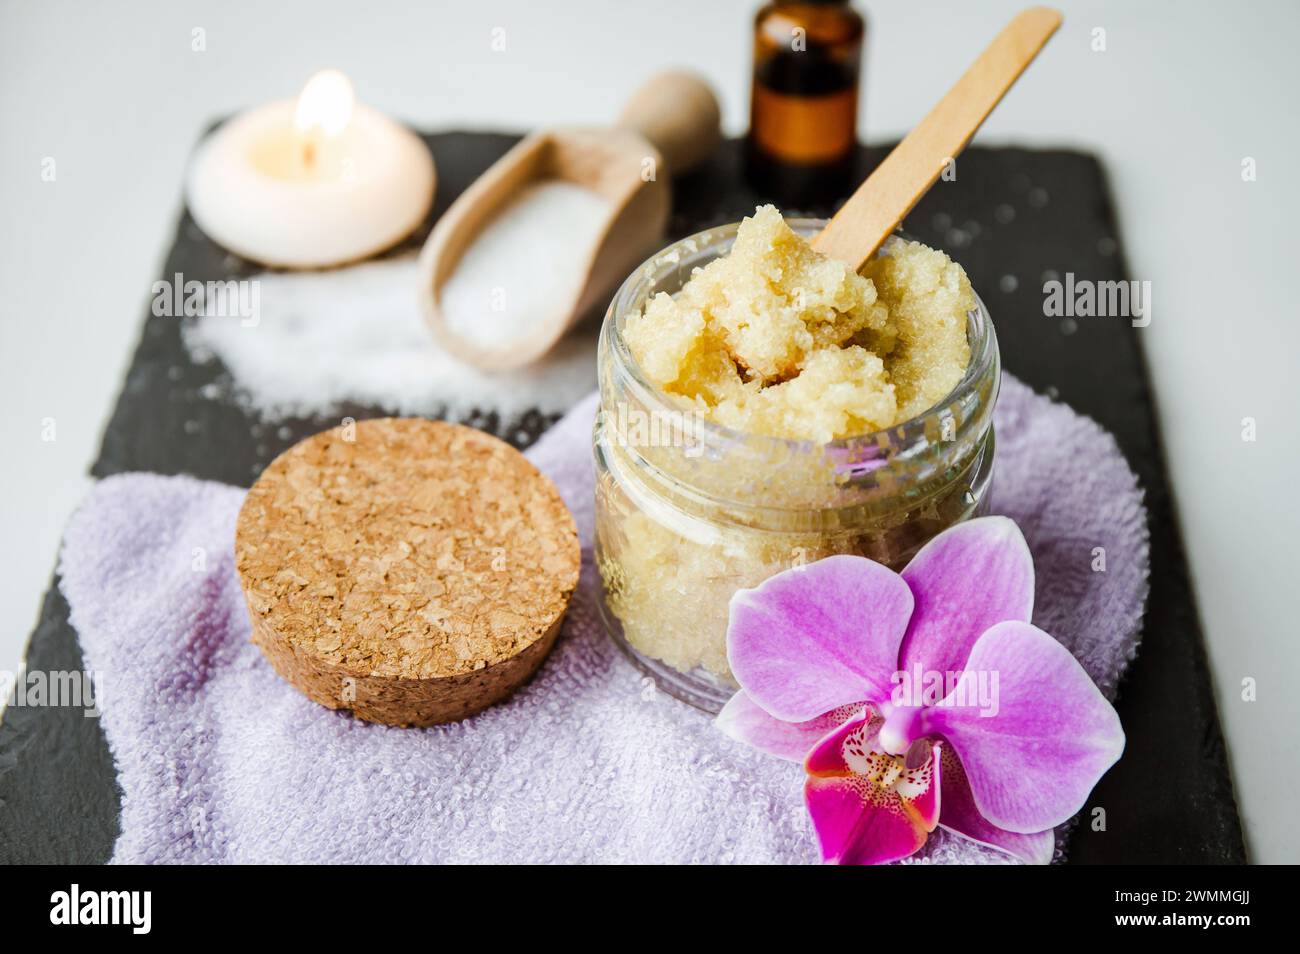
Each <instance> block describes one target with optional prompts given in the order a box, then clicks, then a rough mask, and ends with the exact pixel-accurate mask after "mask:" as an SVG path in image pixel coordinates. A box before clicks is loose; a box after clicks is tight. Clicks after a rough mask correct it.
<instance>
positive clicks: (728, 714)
mask: <svg viewBox="0 0 1300 954" xmlns="http://www.w3.org/2000/svg"><path fill="white" fill-rule="evenodd" d="M862 712H863V709H862V706H860V705H858V706H841V707H840V708H838V709H834V710H832V711H830V712H827V713H824V714H823V715H820V716H817V718H815V719H810V720H808V721H807V722H782V721H781V720H780V719H774V718H772V716H770V715H768V714H767V713H766V712H765V711H764V710H763V709H761V708H760V707H759V706H758V705H756V704H755V703H754V700H752V699H750V698H749V696H748V695H746V694H745V690H743V689H742V690H740V692H738V693H736V694H735V695H734V696H732V697H731V699H730V700H729V701H728V702H727V704H726V705H725V706H723V707H722V711H721V712H719V713H718V717H717V719H716V720H715V722H714V724H715V725H716V726H717V727H718V728H719V729H720V730H722V732H723V733H724V734H726V735H729V736H730V737H731V738H733V739H735V740H736V741H738V742H744V743H745V744H746V745H749V746H752V747H753V748H756V749H758V750H759V751H760V752H766V753H768V754H769V755H775V756H777V757H778V758H783V759H788V760H789V761H791V762H802V761H803V760H804V757H805V756H806V755H807V754H808V751H809V750H810V749H811V748H812V747H813V746H814V745H816V744H817V742H818V741H819V740H820V739H821V738H823V737H824V736H825V735H826V733H828V732H830V731H831V730H833V729H835V728H837V727H838V726H840V725H842V724H844V723H845V722H847V721H849V720H850V719H853V718H855V717H860V716H861V715H862Z"/></svg>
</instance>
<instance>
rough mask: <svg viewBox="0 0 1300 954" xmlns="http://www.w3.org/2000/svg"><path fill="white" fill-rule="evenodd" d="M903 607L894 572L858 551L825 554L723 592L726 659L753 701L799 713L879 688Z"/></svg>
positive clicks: (908, 607)
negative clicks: (727, 602)
mask: <svg viewBox="0 0 1300 954" xmlns="http://www.w3.org/2000/svg"><path fill="white" fill-rule="evenodd" d="M911 615H912V593H911V591H910V590H909V589H908V587H907V584H906V583H904V582H903V580H902V578H901V577H900V576H899V575H898V574H897V573H895V572H893V571H892V570H890V569H889V568H888V567H885V566H882V565H881V564H879V563H876V562H874V561H872V560H868V559H866V558H865V557H859V556H848V555H840V556H831V557H826V558H825V559H823V560H818V561H817V562H815V563H810V564H807V565H806V566H801V567H795V568H793V569H789V570H785V571H783V572H781V573H778V574H776V575H775V576H773V577H770V578H768V579H767V580H765V581H764V582H763V583H761V584H760V585H759V586H757V587H755V588H754V589H750V590H739V591H738V592H737V593H736V594H735V596H733V597H732V599H731V617H730V621H729V623H728V626H727V659H728V662H729V663H730V665H731V671H732V674H733V675H734V676H735V677H736V681H737V682H739V683H740V685H741V687H742V688H743V689H744V690H745V692H746V693H747V694H748V696H749V698H750V699H751V700H752V701H753V702H754V703H755V704H757V705H758V706H760V707H761V708H763V709H765V710H766V711H767V712H768V714H769V715H773V716H775V717H776V718H778V719H781V720H782V721H785V722H807V721H808V720H809V719H812V718H814V717H816V716H819V715H821V714H822V713H824V712H829V711H830V710H832V709H837V708H839V707H840V706H844V705H850V704H853V703H857V702H861V701H862V700H863V699H886V698H888V697H889V693H890V689H891V685H892V681H891V680H892V677H893V674H894V672H895V671H896V669H897V668H898V646H899V641H900V640H901V639H902V636H903V633H904V631H905V630H906V629H907V621H908V618H909V617H910V616H911Z"/></svg>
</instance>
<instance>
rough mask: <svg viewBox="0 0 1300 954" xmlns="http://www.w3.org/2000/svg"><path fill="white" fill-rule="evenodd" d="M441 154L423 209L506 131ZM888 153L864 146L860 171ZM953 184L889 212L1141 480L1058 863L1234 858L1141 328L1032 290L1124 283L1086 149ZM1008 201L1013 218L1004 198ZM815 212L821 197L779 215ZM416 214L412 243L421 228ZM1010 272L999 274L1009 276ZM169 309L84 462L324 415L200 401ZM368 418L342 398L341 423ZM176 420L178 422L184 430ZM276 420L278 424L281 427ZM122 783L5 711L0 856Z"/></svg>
mask: <svg viewBox="0 0 1300 954" xmlns="http://www.w3.org/2000/svg"><path fill="white" fill-rule="evenodd" d="M427 138H428V142H429V145H430V147H431V148H432V149H433V151H434V154H435V155H436V156H437V159H438V172H439V177H440V181H439V185H438V202H437V206H436V208H435V209H434V211H433V213H432V216H431V219H430V222H432V220H433V219H434V218H436V217H437V215H439V214H441V212H442V210H443V209H445V208H446V206H447V205H448V204H449V203H450V202H451V200H453V199H454V198H455V197H456V196H457V195H458V194H459V193H460V192H461V191H462V190H463V189H464V188H465V186H466V185H468V184H469V183H470V182H471V181H473V179H474V178H475V177H476V176H477V175H478V174H479V173H480V172H482V171H483V170H484V169H485V168H486V167H487V166H488V165H489V164H490V163H491V162H492V161H493V160H495V159H496V158H497V157H498V156H500V155H501V154H502V153H503V152H505V150H506V149H508V148H509V147H510V145H512V144H513V143H514V142H515V141H516V137H513V136H505V135H492V134H470V133H444V134H438V135H433V136H429V137H427ZM884 152H885V150H884V149H883V148H882V149H863V150H862V151H861V152H860V154H859V156H858V163H859V166H860V170H861V172H862V174H864V175H865V172H866V171H867V170H868V169H869V168H870V167H871V166H872V165H873V164H874V163H875V162H878V161H879V159H880V158H881V156H882V155H883V154H884ZM740 155H741V151H740V148H739V144H738V143H736V142H730V143H727V144H726V145H725V146H724V148H723V149H722V150H720V151H719V153H718V155H717V156H716V158H715V159H714V160H713V161H712V162H711V163H710V164H709V165H708V166H706V167H705V168H703V169H701V170H699V171H697V172H695V173H693V174H692V175H691V176H690V177H689V178H687V179H685V180H682V181H681V182H679V183H678V184H677V191H676V201H675V212H674V215H673V219H672V222H671V226H670V230H671V231H672V233H673V235H674V236H681V235H686V234H689V233H691V232H694V231H697V230H699V229H702V228H706V227H708V226H711V225H716V224H720V223H723V222H728V221H734V220H736V219H738V218H740V217H741V216H742V215H746V214H748V213H750V212H752V211H753V208H754V205H755V204H756V202H757V199H758V197H757V196H755V195H754V194H752V193H751V192H750V191H749V190H748V188H747V187H746V186H745V185H744V184H743V177H742V176H741V174H740V161H741V160H740ZM957 172H958V174H957V178H956V180H955V181H952V182H940V183H939V184H938V185H937V186H936V187H935V188H934V189H933V190H932V191H931V192H930V194H929V195H928V196H927V197H926V198H925V199H924V200H923V201H922V202H921V204H920V205H919V206H918V207H917V209H916V210H915V211H914V212H913V214H912V215H911V216H910V217H909V218H908V221H907V222H906V223H905V228H906V229H907V230H908V231H909V232H910V233H911V234H913V235H914V236H915V237H917V238H919V239H921V240H922V241H925V242H927V243H929V244H931V245H935V246H939V247H942V248H945V249H946V250H948V251H949V252H950V253H951V254H952V255H953V256H954V257H956V258H957V259H959V260H960V261H961V262H962V264H963V265H964V266H965V268H966V270H967V271H968V272H969V273H970V276H971V279H972V281H973V282H974V284H975V287H976V288H977V289H978V290H979V291H980V293H981V295H982V297H983V298H984V300H985V302H986V303H987V304H988V306H989V309H990V311H991V312H992V315H993V318H994V321H995V323H996V325H997V327H998V337H999V341H1000V343H1001V347H1002V356H1003V361H1004V364H1005V366H1006V368H1007V369H1008V370H1009V371H1011V372H1013V373H1014V374H1016V375H1017V376H1019V377H1020V378H1021V379H1022V380H1024V381H1026V382H1028V383H1029V384H1030V385H1032V386H1033V387H1034V388H1036V389H1037V390H1040V391H1046V392H1047V393H1049V394H1052V395H1053V396H1056V397H1059V398H1060V399H1061V400H1063V401H1065V402H1067V403H1069V404H1070V405H1072V406H1073V407H1074V408H1076V409H1077V410H1079V411H1081V412H1083V413H1085V414H1088V415H1090V416H1091V417H1093V418H1094V419H1096V420H1097V421H1099V422H1100V423H1101V424H1103V425H1104V426H1105V427H1107V428H1108V429H1109V430H1110V431H1111V432H1112V433H1113V434H1114V435H1115V437H1116V438H1117V439H1118V441H1119V444H1120V447H1121V448H1122V449H1123V451H1124V453H1125V454H1126V455H1127V457H1128V459H1129V462H1130V463H1131V464H1132V466H1133V467H1134V469H1135V470H1136V471H1137V474H1138V476H1139V478H1140V480H1141V483H1142V486H1143V487H1144V488H1145V490H1146V494H1147V505H1148V507H1149V508H1150V520H1151V561H1152V575H1151V599H1150V606H1149V609H1148V612H1147V618H1146V623H1145V633H1144V636H1143V641H1142V647H1141V651H1140V653H1139V655H1138V658H1137V660H1136V661H1135V662H1134V663H1133V665H1132V667H1131V669H1130V670H1129V673H1128V675H1127V676H1126V677H1125V679H1124V681H1123V683H1122V685H1121V687H1120V698H1119V701H1118V703H1117V706H1118V709H1119V714H1120V717H1121V719H1122V720H1123V723H1124V727H1125V729H1126V731H1127V733H1128V748H1127V751H1126V752H1125V755H1124V757H1123V759H1121V760H1120V762H1119V764H1118V765H1116V766H1115V768H1114V769H1112V770H1111V771H1110V772H1109V773H1108V774H1107V775H1106V777H1105V778H1103V779H1102V781H1101V784H1100V785H1098V787H1097V789H1096V791H1095V792H1094V793H1093V795H1092V798H1091V800H1090V802H1089V805H1088V808H1087V809H1086V810H1085V814H1084V819H1085V822H1086V820H1087V819H1089V818H1091V809H1092V808H1093V807H1094V806H1101V807H1104V808H1105V809H1106V821H1107V830H1106V831H1105V832H1094V831H1093V830H1092V829H1091V827H1090V826H1088V825H1087V824H1086V823H1085V824H1083V825H1081V826H1079V827H1078V829H1077V830H1076V832H1075V834H1074V836H1073V838H1072V840H1071V845H1070V855H1069V860H1070V862H1071V863H1075V864H1086V863H1241V862H1244V861H1245V849H1244V847H1243V843H1242V837H1241V827H1240V822H1239V820H1238V817H1237V809H1236V802H1235V800H1234V797H1233V791H1232V783H1231V779H1230V775H1229V770H1228V765H1227V759H1226V754H1225V751H1224V743H1223V736H1222V733H1221V731H1220V728H1219V721H1218V715H1217V712H1216V710H1215V705H1214V696H1213V691H1212V685H1211V681H1210V673H1209V670H1208V668H1207V665H1206V659H1205V652H1204V648H1203V646H1202V638H1201V630H1200V624H1199V621H1198V618H1197V613H1196V608H1195V605H1194V603H1193V599H1192V591H1191V586H1190V582H1189V579H1188V573H1187V565H1186V559H1185V557H1184V553H1183V547H1182V543H1181V540H1180V537H1179V531H1178V526H1177V523H1176V520H1175V516H1174V511H1173V502H1172V499H1171V496H1170V490H1169V483H1168V478H1167V474H1166V471H1165V465H1164V459H1163V455H1162V450H1161V446H1160V438H1159V434H1158V432H1157V430H1156V423H1155V416H1154V401H1155V399H1154V396H1153V395H1152V393H1151V388H1150V384H1149V379H1148V376H1147V373H1146V368H1145V366H1144V364H1143V359H1142V355H1141V352H1140V350H1139V346H1138V340H1137V332H1135V330H1134V329H1133V328H1131V327H1130V325H1129V324H1128V322H1126V321H1121V320H1118V319H1091V320H1087V319H1085V320H1082V321H1079V322H1077V323H1074V322H1068V321H1066V322H1063V321H1062V320H1060V319H1056V318H1046V317H1044V316H1043V313H1042V299H1043V296H1042V284H1043V282H1044V281H1045V280H1047V279H1049V278H1051V277H1054V276H1055V275H1059V276H1062V277H1063V276H1064V274H1065V273H1066V272H1068V271H1072V272H1074V273H1075V275H1076V276H1077V277H1079V278H1087V279H1093V280H1098V281H1105V280H1117V279H1122V278H1125V277H1126V274H1127V272H1126V268H1125V265H1124V261H1123V256H1122V252H1121V249H1120V245H1119V242H1118V233H1117V228H1116V222H1115V216H1114V211H1113V209H1112V207H1111V203H1110V199H1109V192H1108V189H1107V187H1106V183H1105V179H1104V176H1103V173H1102V169H1101V167H1100V165H1099V164H1098V163H1097V161H1096V160H1095V159H1094V158H1093V157H1091V156H1088V155H1084V154H1080V153H1075V152H1064V151H1030V150H1021V149H996V150H994V149H980V148H973V149H969V150H967V151H966V152H965V153H964V154H963V155H962V156H961V158H960V160H959V161H958V165H957ZM1008 209H1009V210H1010V213H1009V212H1008ZM785 211H786V212H787V213H794V212H797V211H803V212H807V213H812V214H826V213H827V212H828V211H829V210H827V209H815V208H814V209H804V210H794V209H786V210H785ZM427 230H428V223H426V226H425V228H424V229H422V230H421V232H420V233H418V234H417V235H416V236H414V237H413V238H412V240H411V242H410V243H408V246H407V247H408V248H409V247H413V246H416V245H418V244H419V243H420V242H421V241H422V240H423V237H424V235H425V234H427ZM254 271H255V269H254V267H253V266H251V265H250V264H248V263H246V262H243V261H241V260H238V259H236V258H233V257H231V256H228V255H226V254H225V253H224V252H223V251H222V250H221V249H219V248H217V247H216V246H214V245H213V244H212V243H211V242H210V241H209V240H208V239H207V238H206V237H205V236H204V235H203V234H202V233H201V232H200V231H199V230H198V228H197V227H196V226H195V225H194V223H193V221H192V220H191V219H190V218H189V216H188V215H185V216H183V217H182V219H181V222H180V224H179V227H178V229H177V235H176V240H175V243H174V244H173V246H172V249H171V251H170V253H169V255H168V257H167V263H166V266H165V268H164V269H163V275H164V276H171V275H173V274H174V273H176V272H182V273H184V275H185V277H186V278H187V279H197V280H199V281H208V280H214V279H220V278H230V277H241V276H244V275H248V274H252V273H253V272H254ZM1012 278H1014V279H1015V281H1014V282H1013V281H1012ZM179 324H180V323H179V322H178V321H176V320H175V319H172V318H158V317H153V316H152V315H151V316H149V317H148V318H147V319H146V321H145V327H144V332H143V334H142V337H141V341H140V345H139V347H138V349H137V351H136V354H135V358H134V360H133V362H132V365H131V368H130V371H129V372H128V375H127V379H126V383H125V385H124V387H123V390H122V394H121V396H120V397H119V399H118V403H117V407H116V410H115V411H114V413H113V416H112V419H111V421H110V422H109V425H108V428H107V430H106V432H105V434H104V439H103V445H102V448H101V451H100V455H99V459H98V460H97V461H96V462H95V464H94V466H93V468H92V473H93V474H95V475H96V476H106V475H109V474H114V473H119V472H122V471H131V470H150V471H155V472H158V473H164V474H173V473H190V474H194V475H197V476H199V477H204V478H209V479H213V480H221V481H225V482H227V483H233V484H240V485H245V486H246V485H248V484H249V483H251V481H252V479H253V477H254V476H255V475H256V474H257V473H258V472H260V470H261V468H262V467H263V466H265V464H266V463H268V462H269V461H270V460H271V459H272V458H273V457H274V456H275V455H276V454H278V453H279V452H280V451H281V450H283V449H284V448H286V447H287V446H289V445H290V444H292V443H294V442H295V441H297V440H298V439H300V438H301V437H303V436H305V435H307V434H309V433H313V432H315V431H317V430H319V429H321V428H322V427H325V426H329V425H332V424H335V423H337V421H338V414H336V415H331V416H330V417H329V418H328V419H324V418H322V419H318V420H312V419H299V420H290V421H287V422H276V424H275V425H267V424H265V423H262V422H260V421H258V420H257V419H256V418H255V417H253V416H250V415H249V414H248V413H246V412H245V411H244V410H242V409H240V408H239V407H238V406H237V405H236V404H234V403H232V402H230V401H226V400H219V401H214V400H209V399H205V398H203V397H202V396H201V393H200V389H201V388H202V387H203V385H205V384H208V383H209V382H211V381H213V380H214V379H216V378H217V377H218V376H219V375H220V374H221V373H222V371H221V369H220V367H219V366H218V365H215V364H207V365H197V364H195V363H193V362H192V361H191V360H190V358H189V356H188V354H187V352H186V350H185V347H184V345H183V344H182V342H181V338H180V330H179ZM378 413H380V412H379V411H378V410H377V409H374V408H365V407H345V408H341V409H339V414H351V415H352V416H354V417H357V418H364V417H371V416H375V415H376V414H378ZM187 422H188V426H187ZM470 423H473V424H476V425H478V426H480V427H484V428H486V429H489V430H493V431H496V432H497V433H499V434H500V435H501V436H502V437H505V438H507V439H509V440H512V441H514V442H515V443H516V444H526V443H529V442H531V440H532V439H534V438H535V437H536V435H537V434H539V433H540V432H541V431H542V430H544V429H545V428H546V427H547V426H548V425H549V424H550V423H551V420H549V419H547V418H545V417H543V416H542V415H540V414H531V415H526V416H525V417H524V418H522V419H520V420H517V421H501V420H498V419H496V418H495V417H494V416H492V415H479V416H476V417H472V418H470ZM282 426H283V429H282ZM28 664H29V667H30V669H32V670H68V669H73V670H75V669H79V668H80V667H81V665H82V663H81V652H80V648H79V647H78V645H77V641H76V635H75V633H74V632H73V630H72V628H71V626H70V625H69V623H68V608H67V604H66V602H65V601H64V599H63V596H62V594H61V593H60V592H59V588H58V580H57V578H56V579H55V581H54V583H53V585H52V587H51V590H50V592H49V594H48V595H47V597H46V600H45V606H44V609H43V611H42V614H41V619H40V621H39V623H38V625H37V628H36V630H35V632H34V633H33V635H32V641H31V647H30V650H29V653H28ZM119 804H120V792H119V790H118V787H117V782H116V778H115V775H114V772H113V768H112V761H111V758H110V757H109V754H108V750H107V746H106V745H105V742H104V738H103V734H102V732H101V730H100V727H99V724H98V722H97V721H96V720H94V719H87V718H84V717H83V716H82V714H81V711H80V710H72V709H56V708H31V709H18V708H11V709H9V710H8V712H7V714H6V715H5V718H4V723H3V725H0V862H15V861H26V862H68V861H75V862H100V861H104V860H106V859H107V858H108V857H109V854H110V852H111V850H112V844H113V841H114V839H115V837H116V834H117V830H118V822H117V817H118V807H119Z"/></svg>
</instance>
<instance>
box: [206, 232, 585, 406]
mask: <svg viewBox="0 0 1300 954" xmlns="http://www.w3.org/2000/svg"><path fill="white" fill-rule="evenodd" d="M252 281H256V282H257V283H258V284H259V286H260V288H259V291H260V295H259V302H260V309H259V314H258V316H257V320H256V322H249V321H247V320H240V319H238V318H231V317H228V316H224V315H217V314H205V315H202V316H200V317H199V318H197V319H195V320H194V321H193V322H191V323H190V324H187V325H186V327H185V331H184V340H185V343H186V346H187V348H188V350H189V351H190V354H191V356H192V357H193V358H194V359H195V360H196V361H197V362H200V363H202V362H205V361H210V360H211V359H212V358H213V357H216V358H219V359H220V360H221V362H222V363H223V364H224V365H225V367H226V368H227V369H228V370H229V372H230V375H231V379H232V380H231V381H230V382H229V383H228V384H227V383H222V384H219V385H212V386H211V391H212V396H213V397H214V398H220V397H224V396H225V395H226V392H228V391H230V392H233V395H232V396H233V397H234V398H235V400H237V401H238V402H239V403H241V404H242V405H244V406H245V407H247V408H249V409H250V410H252V411H255V412H256V413H257V414H258V415H259V416H260V417H262V418H263V419H266V420H280V419H283V418H285V417H291V416H298V415H303V416H308V415H320V416H326V415H332V414H334V413H335V412H336V410H337V409H338V408H339V406H340V405H342V404H344V403H346V402H353V403H358V404H364V405H370V406H374V407H378V408H381V409H383V410H385V411H388V412H390V413H393V414H402V415H417V414H419V415H435V416H445V417H449V418H456V419H461V420H465V419H467V418H469V417H471V416H473V415H474V414H476V413H478V414H489V413H495V414H497V415H499V417H500V418H501V425H502V427H503V428H508V427H510V426H512V422H514V421H515V420H517V419H519V418H520V417H521V416H522V415H524V414H526V413H528V412H529V411H532V410H537V411H540V412H541V413H543V414H559V413H562V412H564V411H567V410H568V409H569V408H570V407H571V406H572V405H573V403H574V402H575V401H577V400H578V399H579V398H581V397H582V396H583V395H585V394H588V393H589V392H590V391H591V389H592V388H593V387H594V386H595V384H596V362H595V358H594V355H593V351H594V350H595V334H594V333H593V332H584V331H582V330H575V332H574V334H571V335H569V336H568V337H567V338H565V339H564V340H563V341H561V342H559V344H557V345H556V347H555V348H554V349H553V350H552V351H550V352H549V353H548V354H547V355H546V357H545V358H543V359H542V360H540V361H537V362H535V363H533V364H531V365H529V366H528V367H527V368H523V369H520V370H519V371H517V372H514V373H512V374H511V375H510V376H509V378H508V379H506V378H503V377H502V376H501V375H494V374H487V373H485V372H483V371H480V370H478V369H477V368H473V367H470V366H469V365H467V364H465V363H463V362H462V361H460V360H459V359H457V358H455V357H453V356H452V355H450V354H448V353H447V352H446V351H444V350H443V349H442V348H441V347H440V346H439V345H438V344H437V343H436V342H435V341H433V340H432V339H431V337H430V336H429V331H428V328H427V327H426V326H425V323H424V316H423V315H422V313H421V311H420V307H419V302H418V299H417V296H416V294H415V292H414V289H415V288H416V287H417V285H418V282H419V270H418V266H417V264H416V260H415V258H414V257H403V258H393V259H385V260H380V261H375V262H367V263H365V264H362V265H354V266H351V267H348V268H339V269H334V270H332V271H326V272H311V273H295V272H283V273H282V272H269V273H266V274H263V275H257V276H254V278H253V279H252Z"/></svg>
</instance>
